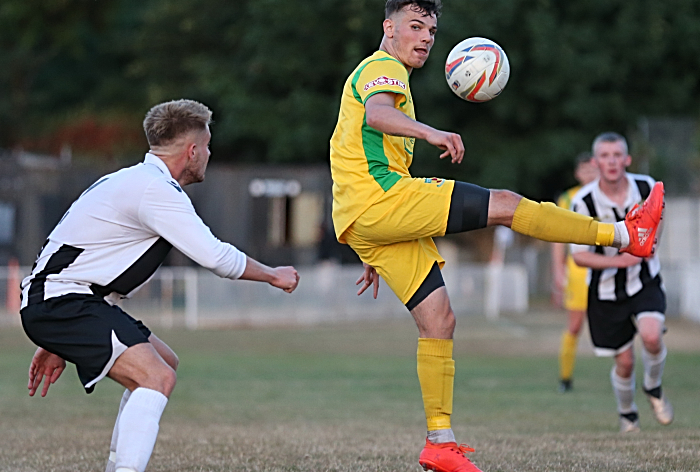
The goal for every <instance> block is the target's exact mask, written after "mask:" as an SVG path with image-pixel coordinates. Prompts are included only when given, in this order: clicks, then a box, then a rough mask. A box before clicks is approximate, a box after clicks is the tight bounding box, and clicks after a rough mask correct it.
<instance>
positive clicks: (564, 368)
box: [559, 330, 578, 380]
mask: <svg viewBox="0 0 700 472" xmlns="http://www.w3.org/2000/svg"><path fill="white" fill-rule="evenodd" d="M577 345H578V337H576V336H575V335H573V334H571V332H569V331H568V330H567V331H564V334H562V337H561V347H560V349H559V379H560V380H571V377H572V376H573V375H574V365H575V364H576V347H577Z"/></svg>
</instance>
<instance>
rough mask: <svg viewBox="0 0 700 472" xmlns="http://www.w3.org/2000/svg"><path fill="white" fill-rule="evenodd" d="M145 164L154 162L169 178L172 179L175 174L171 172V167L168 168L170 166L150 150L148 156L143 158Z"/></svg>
mask: <svg viewBox="0 0 700 472" xmlns="http://www.w3.org/2000/svg"><path fill="white" fill-rule="evenodd" d="M143 163H144V164H153V165H154V166H156V167H157V168H158V170H160V171H161V172H162V173H163V174H165V176H166V177H167V178H169V179H172V178H173V176H172V175H171V174H170V169H168V166H166V165H165V162H163V160H162V159H161V158H160V157H158V156H156V155H155V154H151V153H150V152H147V153H146V158H145V159H144V160H143Z"/></svg>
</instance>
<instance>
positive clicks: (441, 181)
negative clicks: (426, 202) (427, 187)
mask: <svg viewBox="0 0 700 472" xmlns="http://www.w3.org/2000/svg"><path fill="white" fill-rule="evenodd" d="M425 183H426V184H437V186H438V187H442V184H444V183H445V179H440V178H438V177H432V178H430V177H429V178H427V179H425Z"/></svg>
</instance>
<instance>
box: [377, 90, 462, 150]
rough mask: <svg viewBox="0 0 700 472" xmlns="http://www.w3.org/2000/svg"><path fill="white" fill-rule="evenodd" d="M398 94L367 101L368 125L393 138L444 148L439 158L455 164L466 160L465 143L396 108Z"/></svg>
mask: <svg viewBox="0 0 700 472" xmlns="http://www.w3.org/2000/svg"><path fill="white" fill-rule="evenodd" d="M395 99H396V94H395V93H389V92H384V93H377V94H375V95H372V96H371V97H369V98H368V99H367V102H366V103H365V112H366V120H367V124H368V125H369V126H371V127H372V128H374V129H376V130H377V131H381V132H382V133H384V134H388V135H391V136H407V137H411V138H417V139H423V140H425V141H428V142H429V143H430V144H432V145H433V146H437V147H438V148H440V149H442V150H443V151H445V152H443V153H442V154H440V159H442V158H444V157H447V156H451V158H452V163H457V164H458V163H460V162H462V159H463V158H464V144H463V143H462V137H461V136H460V135H458V134H457V133H448V132H446V131H440V130H437V129H435V128H432V127H430V126H428V125H426V124H424V123H421V122H420V121H416V120H414V119H412V118H410V117H409V116H407V115H406V114H405V113H403V112H401V111H400V110H398V109H396V108H395V107H394V103H395Z"/></svg>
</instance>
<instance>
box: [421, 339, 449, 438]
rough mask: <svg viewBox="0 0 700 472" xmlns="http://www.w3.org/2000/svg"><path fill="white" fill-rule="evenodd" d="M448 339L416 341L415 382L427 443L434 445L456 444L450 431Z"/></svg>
mask: <svg viewBox="0 0 700 472" xmlns="http://www.w3.org/2000/svg"><path fill="white" fill-rule="evenodd" d="M452 346H453V342H452V340H451V339H431V338H420V339H419V340H418V355H417V358H418V359H417V360H418V380H419V382H420V387H421V392H422V394H423V406H424V408H425V417H426V421H427V425H428V439H429V440H430V441H431V442H432V443H434V444H436V443H444V442H455V437H454V433H453V432H452V429H451V427H452V426H451V424H450V415H451V414H452V395H453V389H454V375H455V363H454V360H452Z"/></svg>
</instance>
